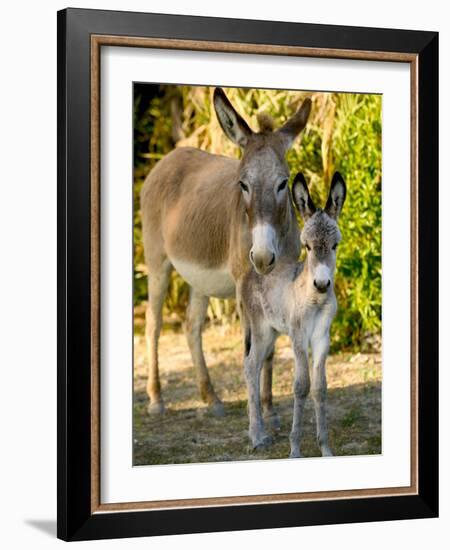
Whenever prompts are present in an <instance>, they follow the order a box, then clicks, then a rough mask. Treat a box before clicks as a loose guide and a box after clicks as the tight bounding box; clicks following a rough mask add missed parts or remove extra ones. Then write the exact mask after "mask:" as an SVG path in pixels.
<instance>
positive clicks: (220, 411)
mask: <svg viewBox="0 0 450 550" xmlns="http://www.w3.org/2000/svg"><path fill="white" fill-rule="evenodd" d="M208 410H209V412H210V413H211V414H212V415H213V416H217V417H218V418H222V416H225V407H224V404H223V403H222V401H214V403H211V405H209V407H208Z"/></svg>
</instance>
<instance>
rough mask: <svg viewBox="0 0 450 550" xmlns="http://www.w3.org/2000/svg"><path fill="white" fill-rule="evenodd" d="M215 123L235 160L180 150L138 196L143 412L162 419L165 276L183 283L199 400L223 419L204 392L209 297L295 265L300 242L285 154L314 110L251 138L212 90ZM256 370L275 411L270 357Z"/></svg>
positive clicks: (268, 412) (211, 394) (208, 390)
mask: <svg viewBox="0 0 450 550" xmlns="http://www.w3.org/2000/svg"><path fill="white" fill-rule="evenodd" d="M214 107H215V111H216V114H217V117H218V119H219V122H220V125H221V127H222V129H223V131H224V132H225V134H226V135H227V136H228V138H229V139H231V140H232V141H233V142H234V143H235V144H237V145H239V146H240V147H241V148H242V149H243V155H242V159H241V160H237V159H233V158H228V157H224V156H221V155H213V154H210V153H207V152H205V151H201V150H199V149H195V148H191V147H180V148H178V149H175V150H173V151H172V152H171V153H169V154H168V155H167V156H166V157H164V158H163V159H162V160H161V161H160V162H158V164H157V165H156V166H155V167H154V168H153V170H152V171H151V172H150V174H149V175H148V176H147V179H146V181H145V182H144V186H143V189H142V194H141V209H142V228H143V240H144V252H145V260H146V263H147V266H148V299H149V304H148V309H147V316H146V340H147V350H148V358H149V377H148V383H147V393H148V396H149V398H150V405H149V409H148V410H149V412H150V413H162V412H163V411H164V404H163V400H162V397H161V386H160V381H159V372H158V339H159V334H160V330H161V322H162V306H163V302H164V298H165V295H166V291H167V287H168V283H169V276H170V272H171V270H172V269H173V268H175V269H176V270H177V271H178V273H179V274H180V275H181V276H182V277H183V279H185V280H186V281H187V282H188V283H189V285H190V287H191V288H190V298H189V306H188V310H187V315H186V335H187V341H188V344H189V348H190V351H191V354H192V360H193V363H194V366H195V368H196V372H197V379H198V385H199V388H200V394H201V397H202V399H203V400H204V401H205V402H206V403H207V404H208V405H210V406H211V408H212V411H213V412H214V413H215V414H217V415H221V414H223V412H224V409H223V404H222V402H221V401H220V399H219V398H218V397H217V395H216V393H215V391H214V388H213V386H212V384H211V380H210V377H209V373H208V370H207V367H206V363H205V358H204V355H203V350H202V339H201V331H202V326H203V322H204V319H205V316H206V310H207V307H208V300H209V297H210V296H215V297H219V298H229V297H234V296H236V292H237V298H238V307H239V289H240V285H241V282H242V280H243V276H244V275H245V274H246V273H247V272H248V271H249V270H250V269H251V268H252V265H253V267H254V269H255V270H256V271H257V272H258V273H260V274H267V273H269V272H270V271H272V270H273V268H274V267H275V265H276V263H277V259H278V258H279V257H280V256H284V257H289V258H292V259H293V260H294V261H295V260H296V259H297V258H298V256H299V252H300V241H299V233H298V227H297V222H296V219H295V213H294V210H293V208H292V206H291V200H290V196H289V189H288V185H287V183H288V178H289V169H288V166H287V163H286V160H285V154H286V152H287V151H288V149H289V148H290V147H291V146H292V144H293V142H294V139H295V138H296V136H297V135H298V134H299V133H300V132H301V131H302V130H303V128H304V127H305V125H306V122H307V120H308V116H309V112H310V109H311V101H310V99H305V100H304V102H303V104H302V106H301V107H300V109H299V110H298V111H297V113H296V114H294V115H293V117H292V118H291V119H289V120H288V121H287V122H286V123H285V124H284V126H282V127H281V128H280V129H278V130H276V131H273V130H272V128H271V127H270V125H269V123H268V121H267V120H266V121H265V124H262V125H261V126H262V128H261V132H259V133H256V132H253V131H252V130H251V129H250V128H249V127H248V125H247V123H246V122H245V121H244V120H243V119H242V117H241V116H240V115H239V114H238V113H237V112H236V111H235V110H234V108H233V106H232V105H231V103H230V102H229V101H228V99H227V97H226V95H225V93H224V92H223V90H222V89H220V88H216V89H215V91H214ZM272 351H273V350H271V351H270V352H269V353H268V354H267V357H266V361H265V368H264V369H263V373H264V374H263V376H264V379H263V383H262V387H263V390H262V391H263V396H262V403H263V407H264V413H265V416H266V417H268V418H270V417H272V419H273V420H274V422H275V423H276V416H275V415H274V413H273V409H272V395H271V391H272V362H271V358H272V355H273V353H272Z"/></svg>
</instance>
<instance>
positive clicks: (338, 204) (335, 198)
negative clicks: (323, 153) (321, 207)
mask: <svg viewBox="0 0 450 550" xmlns="http://www.w3.org/2000/svg"><path fill="white" fill-rule="evenodd" d="M346 194H347V186H346V185H345V181H344V178H343V177H342V176H341V174H339V172H335V173H334V176H333V179H332V180H331V186H330V194H329V195H328V200H327V204H326V205H325V212H326V213H327V214H328V215H329V216H330V217H331V218H334V219H335V220H337V218H338V216H339V214H340V213H341V210H342V207H343V206H344V201H345V196H346Z"/></svg>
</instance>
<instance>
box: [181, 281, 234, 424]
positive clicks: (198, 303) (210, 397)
mask: <svg viewBox="0 0 450 550" xmlns="http://www.w3.org/2000/svg"><path fill="white" fill-rule="evenodd" d="M208 302H209V298H208V297H207V296H203V295H202V294H200V293H198V292H197V291H196V290H194V289H193V288H192V287H191V289H190V295H189V305H188V309H187V315H186V324H185V330H186V337H187V341H188V344H189V349H190V350H191V355H192V361H193V363H194V367H195V370H196V373H197V382H198V386H199V389H200V395H201V397H202V399H203V401H204V402H205V403H207V404H208V405H209V406H210V407H211V411H212V412H213V413H214V414H215V415H217V416H223V415H224V414H225V409H224V407H223V403H222V402H221V401H220V399H219V398H218V397H217V395H216V392H215V391H214V388H213V385H212V383H211V379H210V377H209V372H208V368H207V367H206V362H205V357H204V355H203V349H202V328H203V323H204V321H205V317H206V310H207V309H208Z"/></svg>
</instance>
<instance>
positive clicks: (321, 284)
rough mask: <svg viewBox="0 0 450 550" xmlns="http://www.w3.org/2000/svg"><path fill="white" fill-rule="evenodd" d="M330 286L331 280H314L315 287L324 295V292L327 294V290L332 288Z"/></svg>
mask: <svg viewBox="0 0 450 550" xmlns="http://www.w3.org/2000/svg"><path fill="white" fill-rule="evenodd" d="M330 285H331V281H330V279H326V280H320V279H314V286H315V287H316V289H317V290H318V291H319V292H321V293H322V294H323V293H324V292H327V290H328V289H329V288H330Z"/></svg>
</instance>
